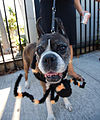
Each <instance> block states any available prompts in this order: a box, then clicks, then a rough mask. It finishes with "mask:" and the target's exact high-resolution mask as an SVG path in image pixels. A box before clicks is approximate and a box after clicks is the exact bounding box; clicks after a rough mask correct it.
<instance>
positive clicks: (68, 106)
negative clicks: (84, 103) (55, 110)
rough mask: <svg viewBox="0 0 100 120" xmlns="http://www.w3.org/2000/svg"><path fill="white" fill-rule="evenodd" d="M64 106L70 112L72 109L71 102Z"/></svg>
mask: <svg viewBox="0 0 100 120" xmlns="http://www.w3.org/2000/svg"><path fill="white" fill-rule="evenodd" d="M65 108H66V109H67V110H68V111H69V112H72V110H73V108H72V105H71V104H65Z"/></svg>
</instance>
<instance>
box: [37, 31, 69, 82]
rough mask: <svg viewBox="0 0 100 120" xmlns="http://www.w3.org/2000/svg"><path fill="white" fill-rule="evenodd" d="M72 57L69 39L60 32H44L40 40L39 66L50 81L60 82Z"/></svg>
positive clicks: (38, 48) (38, 47)
mask: <svg viewBox="0 0 100 120" xmlns="http://www.w3.org/2000/svg"><path fill="white" fill-rule="evenodd" d="M69 57H70V48H69V42H68V39H67V38H65V37H64V36H62V35H61V34H60V33H54V34H52V33H50V34H44V35H43V36H42V37H41V38H40V39H39V42H38V46H37V60H38V68H39V70H40V71H41V72H42V73H43V74H44V76H45V77H46V81H47V82H49V83H58V82H60V80H61V78H62V74H63V72H65V70H66V69H67V66H68V63H69Z"/></svg>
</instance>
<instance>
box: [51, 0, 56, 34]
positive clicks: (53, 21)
mask: <svg viewBox="0 0 100 120" xmlns="http://www.w3.org/2000/svg"><path fill="white" fill-rule="evenodd" d="M55 4H56V0H53V6H52V24H51V32H52V33H54V32H55V13H56V5H55Z"/></svg>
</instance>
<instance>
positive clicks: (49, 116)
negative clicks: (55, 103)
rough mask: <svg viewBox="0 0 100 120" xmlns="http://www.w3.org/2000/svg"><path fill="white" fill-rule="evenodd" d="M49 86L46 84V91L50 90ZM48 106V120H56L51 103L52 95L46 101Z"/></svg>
mask: <svg viewBox="0 0 100 120" xmlns="http://www.w3.org/2000/svg"><path fill="white" fill-rule="evenodd" d="M49 86H50V85H49V84H48V83H47V84H46V89H48V88H49ZM46 106H47V112H48V117H47V120H55V117H54V114H53V110H52V104H51V102H50V95H48V97H47V99H46Z"/></svg>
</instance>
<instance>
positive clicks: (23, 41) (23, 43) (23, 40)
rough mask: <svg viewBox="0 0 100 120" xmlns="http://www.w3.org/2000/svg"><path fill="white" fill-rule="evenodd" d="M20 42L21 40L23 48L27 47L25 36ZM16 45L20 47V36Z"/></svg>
mask: <svg viewBox="0 0 100 120" xmlns="http://www.w3.org/2000/svg"><path fill="white" fill-rule="evenodd" d="M20 40H21V45H22V46H26V43H27V40H26V37H25V36H23V37H20ZM16 45H17V46H20V42H19V37H18V36H17V37H16Z"/></svg>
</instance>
